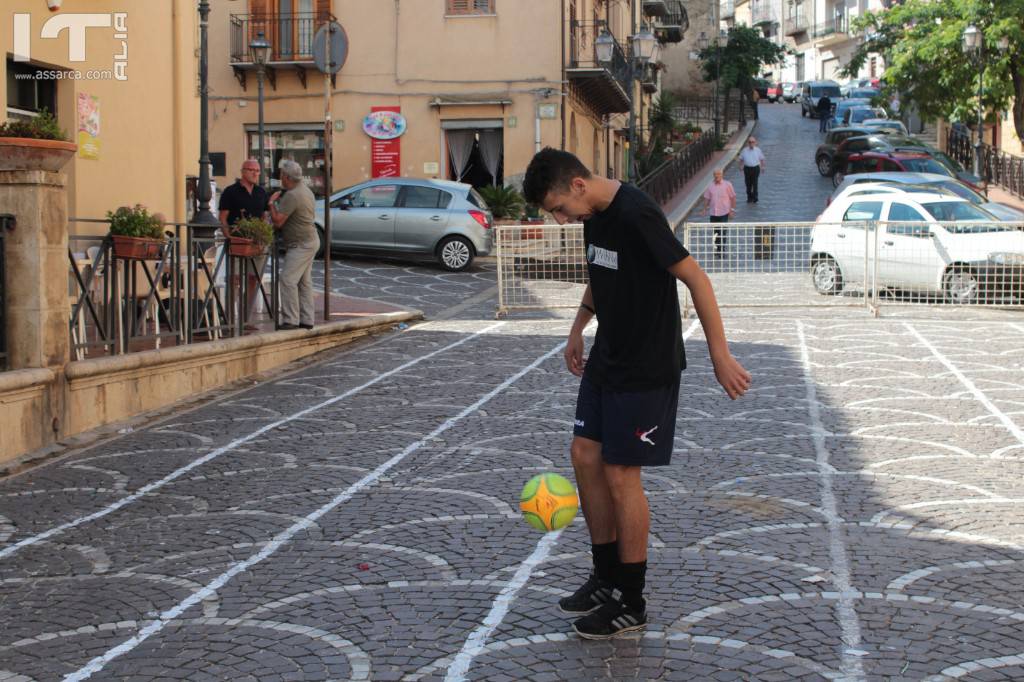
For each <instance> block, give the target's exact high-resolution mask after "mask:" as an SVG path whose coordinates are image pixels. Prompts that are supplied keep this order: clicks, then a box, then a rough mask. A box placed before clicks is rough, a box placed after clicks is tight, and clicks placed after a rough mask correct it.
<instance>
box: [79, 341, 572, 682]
mask: <svg viewBox="0 0 1024 682" xmlns="http://www.w3.org/2000/svg"><path fill="white" fill-rule="evenodd" d="M499 324H503V323H499ZM495 326H497V325H491V326H490V327H487V329H493V328H494V327H495ZM482 333H483V331H480V332H477V333H476V334H474V336H476V335H479V334H482ZM470 338H472V337H470ZM467 340H468V339H467ZM564 347H565V342H564V341H563V342H562V343H560V344H558V345H557V346H555V347H554V348H552V349H551V350H549V351H547V352H546V353H544V354H543V355H541V356H540V357H539V358H537V359H536V360H534V361H533V362H531V363H530V364H529V365H527V366H526V367H524V368H523V369H521V370H519V371H518V372H516V373H515V374H513V375H512V376H511V377H509V378H508V379H505V381H503V382H501V383H500V384H499V385H498V386H497V387H495V388H493V389H492V390H491V391H490V392H488V393H487V394H486V395H484V396H483V397H482V398H480V399H479V400H477V401H476V402H475V403H473V404H472V405H470V406H469V407H466V408H465V409H463V410H462V411H461V412H459V413H458V414H457V415H455V416H454V417H451V418H449V419H447V420H446V421H445V422H444V423H443V424H441V425H440V426H438V427H437V428H436V429H434V430H433V431H431V432H430V433H429V434H427V435H426V436H424V437H423V438H421V439H419V440H418V441H416V442H415V443H413V444H411V445H409V446H408V447H406V448H405V449H404V450H402V451H401V452H400V453H398V454H397V455H395V456H394V457H392V458H391V459H389V460H388V461H386V462H384V463H383V464H381V465H380V466H379V467H377V468H376V469H374V470H373V471H371V472H370V473H368V474H367V475H366V476H364V477H363V478H361V479H359V480H358V481H356V482H355V483H353V484H352V485H351V486H349V487H348V488H346V489H345V490H344V491H342V492H340V493H338V494H337V495H336V496H335V497H333V498H332V499H331V500H330V501H329V502H327V503H326V504H324V505H322V506H321V507H320V508H319V509H317V510H315V511H313V512H312V513H310V514H308V515H306V516H305V517H303V518H301V519H299V520H298V521H297V522H295V523H294V524H292V525H291V526H290V527H288V528H287V529H285V530H284V531H282V532H281V533H278V534H277V535H276V536H275V537H274V538H273V539H272V540H271V541H270V542H268V543H267V544H266V546H265V547H264V548H263V549H262V550H260V551H259V552H257V553H256V554H253V555H252V556H250V557H249V558H248V559H246V560H245V561H240V562H238V563H237V564H234V565H233V566H231V568H229V569H228V570H227V571H225V572H224V573H221V574H220V575H219V576H217V577H216V578H214V579H213V580H212V581H210V582H209V583H208V584H207V585H206V586H205V587H203V588H202V589H200V590H197V591H195V592H193V593H192V594H191V595H189V596H188V597H186V598H185V599H184V600H182V601H181V602H179V603H178V604H177V605H176V606H173V607H171V608H169V609H167V610H166V611H164V612H163V613H161V614H160V616H159V617H158V618H157V619H156V620H154V621H152V622H150V623H149V624H148V625H146V626H145V627H144V628H142V629H141V630H139V632H138V633H137V634H136V635H135V636H134V637H132V638H131V639H129V640H128V641H126V642H123V643H122V644H119V645H118V646H116V647H114V648H113V649H110V650H109V651H107V652H106V653H105V654H102V655H100V656H97V657H96V658H94V659H92V660H91V661H89V662H88V663H87V664H86V665H85V666H83V667H82V668H80V669H78V670H77V671H75V672H73V673H71V674H70V675H68V676H67V677H65V678H64V682H78V681H79V680H85V679H88V678H89V677H91V676H92V675H93V674H95V673H97V672H99V671H100V670H102V669H103V667H104V666H105V665H106V664H107V663H109V662H110V661H112V660H114V659H115V658H117V657H118V656H122V655H124V654H126V653H128V652H129V651H131V650H133V649H134V648H135V647H137V646H138V645H139V644H142V642H144V641H146V640H147V639H149V638H150V637H152V636H153V635H155V634H156V633H158V632H160V631H161V630H163V629H164V628H165V627H167V625H168V624H169V623H170V622H171V621H173V620H175V619H176V618H178V617H179V616H180V615H181V614H182V613H184V612H185V611H187V610H188V609H189V608H191V607H192V606H194V605H196V604H198V603H200V602H202V601H203V600H205V599H207V598H209V597H210V596H212V595H214V594H216V592H217V590H219V589H220V588H221V587H223V586H224V585H225V584H226V583H227V582H228V581H229V580H231V579H232V578H233V577H235V576H236V575H238V574H239V573H241V572H243V571H247V570H249V569H250V568H252V567H253V566H255V565H256V564H258V563H260V562H261V561H263V560H264V559H267V558H268V557H270V556H271V555H273V554H274V553H275V552H276V551H277V550H278V549H280V548H281V546H282V545H284V544H285V543H286V542H288V541H289V540H291V539H292V537H294V536H295V535H296V534H297V533H298V532H300V531H303V530H306V529H308V528H310V527H312V526H314V525H315V524H316V522H317V520H319V519H320V517H322V516H323V515H324V514H327V513H328V512H330V511H332V510H333V509H335V508H336V507H337V506H338V505H340V504H342V503H343V502H345V501H346V500H348V499H350V498H351V497H352V496H353V495H355V494H356V493H358V492H359V491H361V490H362V489H363V488H368V487H370V486H372V485H374V484H375V483H376V482H377V481H378V480H379V479H380V477H381V476H383V475H384V474H386V473H387V472H388V471H389V470H390V469H391V468H393V467H394V466H395V465H397V464H398V463H400V462H401V461H402V460H404V459H405V458H406V457H408V456H409V455H411V454H412V453H414V452H416V451H417V450H419V449H420V448H421V447H423V446H424V445H425V444H426V443H428V442H429V441H430V440H432V439H433V438H436V437H437V436H439V435H441V434H442V433H444V432H445V431H447V430H448V429H450V428H451V427H453V426H455V424H456V423H457V422H459V421H460V420H461V419H463V418H464V417H466V416H468V415H470V414H472V413H473V412H476V411H477V410H478V409H480V408H481V407H482V406H483V405H485V404H486V403H488V402H489V401H490V400H491V399H493V398H494V397H495V396H496V395H498V394H499V393H501V392H502V391H504V390H505V389H506V388H508V387H509V386H511V385H512V384H514V383H515V382H516V381H518V380H519V379H521V378H522V377H523V376H525V375H526V374H527V373H528V372H531V371H532V370H534V369H536V368H537V367H538V366H540V364H541V363H543V362H544V361H546V360H548V359H549V358H550V357H551V356H552V355H554V354H555V353H557V352H559V351H560V350H562V349H563V348H564ZM446 348H447V347H446ZM438 352H439V351H438ZM425 357H427V356H425ZM394 371H397V370H394ZM332 400H333V399H332ZM310 409H312V408H310Z"/></svg>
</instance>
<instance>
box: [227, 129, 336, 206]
mask: <svg viewBox="0 0 1024 682" xmlns="http://www.w3.org/2000/svg"><path fill="white" fill-rule="evenodd" d="M263 130H264V139H263V153H264V158H263V167H264V168H265V169H266V173H267V177H268V178H269V181H268V184H269V185H270V188H271V189H279V188H280V187H281V175H280V172H279V170H278V169H279V168H280V166H281V162H282V161H284V160H290V161H294V162H296V163H297V164H299V165H300V166H302V170H303V172H304V173H305V177H306V183H307V184H308V185H309V188H310V189H311V190H313V194H315V195H316V196H317V198H323V196H324V187H325V183H324V129H323V124H322V123H310V124H303V123H275V124H267V125H264V126H263ZM245 133H246V139H247V144H246V147H247V148H248V150H249V154H248V155H249V156H251V157H252V158H254V159H255V158H258V157H259V147H260V143H259V132H258V130H257V129H256V126H254V125H251V124H247V125H246V126H245ZM230 172H232V171H230V169H229V173H230Z"/></svg>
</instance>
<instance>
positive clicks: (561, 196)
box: [541, 178, 594, 225]
mask: <svg viewBox="0 0 1024 682" xmlns="http://www.w3.org/2000/svg"><path fill="white" fill-rule="evenodd" d="M586 194H587V183H586V182H585V181H584V180H583V179H582V178H573V180H572V182H571V183H570V184H569V190H568V191H561V190H551V191H550V192H548V194H547V196H546V197H544V203H543V205H542V206H541V208H543V209H544V210H545V211H547V212H548V213H550V214H551V215H552V216H553V217H554V219H555V222H557V223H558V224H559V225H565V224H566V223H581V222H583V221H584V220H590V217H591V216H592V215H593V214H594V209H593V208H591V207H590V202H589V201H587V200H586Z"/></svg>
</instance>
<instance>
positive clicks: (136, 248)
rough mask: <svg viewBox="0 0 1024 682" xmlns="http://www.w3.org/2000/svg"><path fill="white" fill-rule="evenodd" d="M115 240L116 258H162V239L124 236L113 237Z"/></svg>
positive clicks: (116, 235)
mask: <svg viewBox="0 0 1024 682" xmlns="http://www.w3.org/2000/svg"><path fill="white" fill-rule="evenodd" d="M111 238H112V239H113V240H114V256H115V257H117V258H123V259H125V260H156V259H158V258H160V247H161V246H163V243H164V242H163V240H162V239H147V238H145V237H126V236H124V235H122V234H115V235H111Z"/></svg>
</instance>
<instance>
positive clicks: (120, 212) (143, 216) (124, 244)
mask: <svg viewBox="0 0 1024 682" xmlns="http://www.w3.org/2000/svg"><path fill="white" fill-rule="evenodd" d="M107 220H109V221H110V235H111V238H112V239H113V242H114V256H116V257H117V258H125V259H129V260H154V259H157V258H159V257H160V248H161V247H162V246H163V243H164V235H163V228H162V226H161V224H160V217H159V216H157V215H151V214H150V213H149V211H147V210H146V208H145V206H142V205H141V204H135V206H132V207H130V208H129V207H128V206H121V207H120V208H118V209H117V210H116V211H107Z"/></svg>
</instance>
